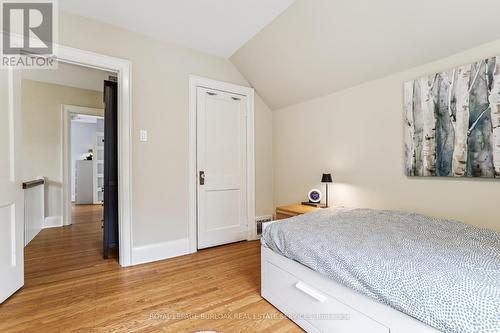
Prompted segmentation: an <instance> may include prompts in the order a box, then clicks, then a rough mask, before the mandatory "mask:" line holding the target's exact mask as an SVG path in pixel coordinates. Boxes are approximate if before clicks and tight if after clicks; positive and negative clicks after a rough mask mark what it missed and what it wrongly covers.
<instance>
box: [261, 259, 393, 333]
mask: <svg viewBox="0 0 500 333" xmlns="http://www.w3.org/2000/svg"><path fill="white" fill-rule="evenodd" d="M262 264H263V265H266V267H265V270H266V274H264V276H263V279H265V280H263V281H262V282H263V284H264V287H263V294H264V296H265V298H266V299H268V300H269V301H270V302H271V303H274V302H277V303H279V304H275V305H279V307H280V308H282V309H284V312H285V314H286V315H287V316H288V317H290V318H291V319H292V320H294V321H295V322H296V323H297V324H299V325H300V326H302V327H303V328H304V329H306V330H307V331H308V332H332V333H359V332H370V333H389V329H388V328H387V327H385V326H384V325H382V324H380V323H379V322H377V321H375V320H373V319H371V318H369V317H368V316H366V315H364V314H362V313H360V312H358V311H356V310H354V309H353V308H351V307H349V306H347V305H346V304H344V303H342V302H340V301H338V300H337V299H335V297H332V296H331V295H328V294H326V293H324V292H321V291H319V290H317V289H316V288H314V286H312V285H310V284H309V283H308V282H307V281H303V280H301V279H300V278H299V277H296V276H294V275H292V274H290V273H289V272H287V271H285V270H284V269H282V268H280V267H278V266H277V265H275V264H273V263H271V262H265V263H264V262H263V263H262ZM264 289H265V290H264ZM266 296H267V297H266Z"/></svg>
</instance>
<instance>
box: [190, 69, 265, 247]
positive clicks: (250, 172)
mask: <svg viewBox="0 0 500 333" xmlns="http://www.w3.org/2000/svg"><path fill="white" fill-rule="evenodd" d="M198 87H201V88H208V89H213V90H219V91H224V92H228V93H233V94H238V95H242V96H245V97H246V100H247V112H248V113H247V147H246V148H247V207H248V209H247V240H254V239H257V229H256V224H255V142H254V141H255V140H254V138H255V130H254V129H255V120H254V114H255V111H254V95H255V92H254V89H253V88H250V87H245V86H240V85H236V84H232V83H227V82H222V81H217V80H212V79H207V78H204V77H201V76H197V75H190V76H189V119H188V135H189V137H188V240H189V252H190V253H194V252H197V251H198V235H197V231H198V221H197V220H198V218H197V216H198V214H197V209H198V199H197V192H198V173H197V170H196V169H197V165H196V162H197V157H196V142H197V141H196V140H197V138H196V135H197V126H196V96H197V93H196V90H197V88H198Z"/></svg>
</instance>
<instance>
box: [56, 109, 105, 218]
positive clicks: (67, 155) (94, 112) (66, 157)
mask: <svg viewBox="0 0 500 333" xmlns="http://www.w3.org/2000/svg"><path fill="white" fill-rule="evenodd" d="M72 114H75V115H76V114H86V115H89V116H99V117H102V115H103V114H104V110H103V109H95V108H88V107H84V106H76V105H68V104H62V105H61V124H62V127H61V140H62V154H61V156H62V160H61V165H62V167H61V173H62V175H61V179H62V180H63V181H62V183H63V215H62V225H70V224H71V181H72V179H71V115H72Z"/></svg>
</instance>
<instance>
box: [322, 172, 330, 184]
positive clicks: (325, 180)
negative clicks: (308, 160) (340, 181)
mask: <svg viewBox="0 0 500 333" xmlns="http://www.w3.org/2000/svg"><path fill="white" fill-rule="evenodd" d="M321 182H322V183H332V182H333V181H332V174H331V173H324V174H323V176H322V177H321Z"/></svg>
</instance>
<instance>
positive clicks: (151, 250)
mask: <svg viewBox="0 0 500 333" xmlns="http://www.w3.org/2000/svg"><path fill="white" fill-rule="evenodd" d="M188 253H189V239H187V238H184V239H177V240H173V241H168V242H163V243H157V244H151V245H145V246H137V247H134V248H133V252H132V265H139V264H145V263H148V262H153V261H158V260H164V259H168V258H173V257H178V256H182V255H185V254H188Z"/></svg>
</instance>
